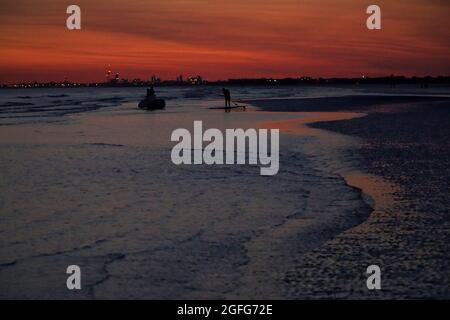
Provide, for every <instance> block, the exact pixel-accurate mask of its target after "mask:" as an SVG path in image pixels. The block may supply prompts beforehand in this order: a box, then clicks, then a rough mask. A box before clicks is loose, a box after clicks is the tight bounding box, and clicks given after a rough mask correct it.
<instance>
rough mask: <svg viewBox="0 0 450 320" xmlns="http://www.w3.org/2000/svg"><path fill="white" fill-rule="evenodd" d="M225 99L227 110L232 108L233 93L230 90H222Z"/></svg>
mask: <svg viewBox="0 0 450 320" xmlns="http://www.w3.org/2000/svg"><path fill="white" fill-rule="evenodd" d="M222 91H223V97H224V98H225V108H230V107H231V93H230V90H228V89H225V88H222Z"/></svg>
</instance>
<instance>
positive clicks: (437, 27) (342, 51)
mask: <svg viewBox="0 0 450 320" xmlns="http://www.w3.org/2000/svg"><path fill="white" fill-rule="evenodd" d="M70 4H77V5H79V6H80V7H81V14H82V30H76V31H69V30H67V28H66V18H67V16H68V15H67V14H66V8H67V6H68V5H70ZM370 4H378V5H379V6H380V7H381V12H382V30H379V31H378V30H375V31H370V30H368V29H367V28H366V18H367V17H368V15H367V14H366V8H367V6H368V5H370ZM448 19H450V5H449V1H448V0H439V1H438V0H396V1H392V0H389V1H385V0H382V1H376V2H368V1H361V0H340V1H335V0H270V1H268V0H226V1H225V0H224V1H217V0H165V1H161V0H159V1H153V0H146V1H144V0H127V1H123V0H121V1H119V0H95V1H94V0H91V1H61V0H59V1H50V0H39V1H36V0H11V1H10V0H1V2H0V37H1V41H0V70H1V71H0V82H1V83H12V82H20V81H52V80H55V81H59V80H64V79H65V78H67V79H68V80H71V81H83V82H84V81H102V80H104V76H105V70H107V68H108V65H110V66H111V69H112V71H113V72H120V76H121V77H125V78H130V79H132V78H142V79H148V78H149V77H150V76H151V75H152V74H156V75H158V76H160V77H162V78H163V79H173V78H176V76H177V75H179V74H183V75H184V76H188V75H196V74H200V75H202V76H203V77H204V78H207V79H209V80H216V79H228V78H237V77H247V78H250V77H289V76H291V77H297V76H302V75H308V76H313V77H318V76H322V77H333V76H361V75H363V74H364V75H368V76H379V75H389V74H392V73H394V74H404V75H407V76H412V75H418V76H423V75H449V74H450V62H449V56H450V31H449V30H450V28H449V23H448Z"/></svg>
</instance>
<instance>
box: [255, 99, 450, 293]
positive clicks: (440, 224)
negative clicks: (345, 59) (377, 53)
mask: <svg viewBox="0 0 450 320" xmlns="http://www.w3.org/2000/svg"><path fill="white" fill-rule="evenodd" d="M313 100H314V99H309V100H308V101H306V103H305V104H303V101H301V100H300V101H299V100H297V101H296V102H294V101H290V102H289V103H290V106H289V105H288V106H287V105H286V103H284V102H280V105H282V106H283V107H282V109H284V110H285V111H290V112H293V111H310V110H311V106H312V105H315V107H314V109H322V110H326V111H332V112H336V111H347V112H348V111H352V112H361V113H365V114H367V116H365V117H359V118H354V119H351V120H343V121H328V122H326V121H325V122H324V121H319V122H315V123H311V124H309V125H310V126H311V127H313V128H320V129H325V130H330V131H333V132H338V133H340V134H345V135H349V136H354V137H357V138H359V139H361V143H360V144H358V145H356V146H353V147H351V148H348V149H347V150H345V151H344V154H346V156H347V157H351V158H354V159H357V161H356V163H357V164H356V167H357V168H359V169H360V170H361V171H363V172H365V173H368V174H369V175H371V176H372V177H374V179H373V182H372V183H367V182H364V181H361V180H362V179H361V176H359V175H356V176H355V175H352V174H350V175H347V177H346V180H347V181H348V182H349V183H350V184H353V185H359V186H360V187H361V188H362V189H365V192H368V193H369V194H370V195H371V197H372V198H374V200H375V203H374V205H373V208H374V211H373V212H372V213H371V214H370V216H369V218H368V219H367V220H366V221H365V222H364V223H362V224H361V225H359V226H358V227H356V228H352V229H350V230H348V231H346V232H344V233H342V234H340V235H339V236H337V237H336V238H335V239H333V240H332V241H330V242H328V243H326V245H324V246H322V247H321V248H318V249H316V250H314V251H312V252H309V253H308V254H306V255H305V256H303V257H302V258H301V259H299V262H298V266H296V268H295V269H294V270H292V271H291V272H290V273H289V275H288V276H287V277H286V282H287V283H288V284H289V287H290V289H289V294H290V296H291V297H293V298H310V297H311V296H313V297H315V298H330V297H332V298H345V299H352V298H356V299H360V298H373V299H430V298H432V299H446V298H448V297H449V295H450V282H449V281H450V280H449V279H450V274H449V271H448V270H449V266H450V256H449V250H448V243H449V240H450V238H449V235H450V233H449V221H450V219H449V209H448V208H449V207H450V206H449V198H448V192H449V190H450V187H449V181H450V179H449V178H450V177H449V169H448V167H447V164H448V163H449V161H448V160H449V156H450V155H449V150H450V148H449V144H448V143H449V142H448V141H449V135H450V131H449V128H448V126H447V125H446V123H448V121H449V117H450V109H449V100H448V98H442V97H424V96H421V97H412V96H409V97H405V96H394V97H392V98H391V97H364V98H363V99H362V100H363V101H361V99H354V98H342V99H340V100H341V101H339V102H338V103H333V104H327V103H326V101H325V103H324V101H320V102H319V101H318V103H314V101H313ZM322 100H323V99H322ZM348 100H352V102H351V103H348V102H349V101H348ZM264 103H267V104H268V106H267V109H268V110H276V102H267V101H266V102H263V103H258V102H256V103H255V104H257V105H258V104H259V105H262V106H263V109H266V106H264ZM345 175H346V174H344V176H345ZM375 177H376V178H375ZM377 188H378V190H377ZM371 264H376V265H379V266H381V269H382V271H383V274H384V277H383V287H384V289H383V290H380V291H372V292H370V291H368V290H366V288H365V283H364V279H365V278H366V275H365V274H364V268H365V266H369V265H371ZM318 283H320V284H321V285H318ZM343 283H346V285H344V286H343V285H342V284H343Z"/></svg>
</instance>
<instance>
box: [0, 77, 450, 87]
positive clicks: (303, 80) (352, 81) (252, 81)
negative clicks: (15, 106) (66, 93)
mask: <svg viewBox="0 0 450 320" xmlns="http://www.w3.org/2000/svg"><path fill="white" fill-rule="evenodd" d="M192 79H194V80H195V81H194V80H193V81H189V80H186V81H179V80H158V81H156V82H155V81H148V80H142V79H118V80H110V81H108V82H76V81H48V82H37V81H24V82H16V83H9V84H6V83H4V84H0V88H3V89H5V88H6V89H16V88H19V89H20V88H22V89H28V88H29V89H33V88H79V87H111V88H113V87H149V86H155V87H170V86H187V87H188V86H202V85H203V86H231V87H233V86H341V85H343V86H349V85H350V86H366V85H370V86H372V85H384V86H389V87H392V88H395V87H396V86H399V85H416V86H417V87H420V88H425V89H427V88H429V87H430V86H431V87H433V86H442V85H444V86H450V75H447V76H434V77H431V76H424V77H405V76H385V77H365V76H363V77H350V78H336V77H330V78H312V77H308V76H300V77H297V78H292V77H290V78H272V77H263V78H239V79H228V80H214V81H208V80H204V79H202V77H200V76H196V77H192Z"/></svg>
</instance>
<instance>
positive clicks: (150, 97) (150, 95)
mask: <svg viewBox="0 0 450 320" xmlns="http://www.w3.org/2000/svg"><path fill="white" fill-rule="evenodd" d="M146 98H147V100H154V99H155V98H156V96H155V89H153V86H151V87H150V88H148V89H147V97H146Z"/></svg>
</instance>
